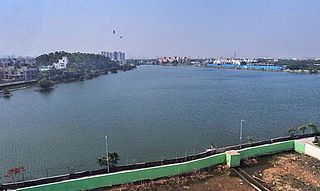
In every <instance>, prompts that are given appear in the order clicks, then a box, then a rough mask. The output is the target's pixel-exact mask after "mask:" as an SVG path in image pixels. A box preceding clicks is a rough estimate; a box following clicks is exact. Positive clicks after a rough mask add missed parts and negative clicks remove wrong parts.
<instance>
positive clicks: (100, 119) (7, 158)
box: [0, 66, 320, 178]
mask: <svg viewBox="0 0 320 191" xmlns="http://www.w3.org/2000/svg"><path fill="white" fill-rule="evenodd" d="M319 79H320V77H319V75H299V74H289V73H274V72H256V71H238V70H219V69H211V68H191V67H188V68H186V67H162V66H141V67H139V68H138V69H136V70H134V71H130V72H122V73H118V74H114V75H108V76H101V77H98V78H96V79H93V80H88V81H83V82H74V83H65V84H59V87H58V88H57V89H55V90H54V91H52V92H50V93H41V92H35V91H34V89H32V88H31V89H25V90H21V91H17V92H14V96H13V97H12V98H10V99H9V100H7V99H0V121H1V122H0V153H1V157H0V173H1V174H3V173H4V171H5V170H6V169H8V168H10V167H13V166H16V165H20V164H21V165H24V166H25V167H26V169H27V171H26V173H27V174H26V176H27V177H28V178H32V177H37V176H44V175H45V168H49V170H48V172H49V175H53V174H60V173H67V172H68V170H67V167H68V166H71V167H73V168H74V170H84V169H94V168H97V165H96V158H97V157H99V156H101V155H103V154H104V152H105V148H104V145H105V142H104V136H105V135H108V137H109V149H110V150H111V151H115V152H118V153H119V155H120V158H121V159H122V160H121V162H122V163H127V162H129V163H131V162H141V161H145V160H159V159H160V158H161V157H162V158H170V157H175V156H176V155H179V156H183V155H184V154H185V152H187V153H188V154H193V153H194V152H200V151H203V150H205V148H206V147H208V145H209V144H210V143H211V142H213V143H215V144H216V145H218V146H223V145H231V144H235V143H238V137H239V122H240V119H245V120H246V123H245V124H244V137H247V136H249V135H250V136H253V137H254V139H255V140H257V139H265V138H270V137H275V136H281V135H285V134H287V132H286V129H287V128H288V127H292V126H298V125H300V124H303V123H306V122H309V121H314V122H317V123H318V124H319V125H320V121H319V115H320V109H319V108H320V102H319V101H318V100H319V98H320V97H319V95H320V81H319ZM57 167H59V168H57ZM71 169H72V168H71Z"/></svg>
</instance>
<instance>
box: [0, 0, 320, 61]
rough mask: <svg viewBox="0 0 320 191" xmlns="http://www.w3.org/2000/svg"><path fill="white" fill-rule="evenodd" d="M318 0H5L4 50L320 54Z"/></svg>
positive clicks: (0, 35) (0, 39)
mask: <svg viewBox="0 0 320 191" xmlns="http://www.w3.org/2000/svg"><path fill="white" fill-rule="evenodd" d="M319 7H320V1H318V0H308V1H306V0H269V1H258V0H226V1H217V0H199V1H195V0H194V1H191V0H186V1H179V0H161V1H160V0H139V1H134V0H107V1H104V0H92V1H78V0H69V1H67V0H48V1H47V0H2V1H1V2H0V10H1V11H0V23H1V30H0V56H3V55H12V54H14V55H16V56H38V55H41V54H44V53H49V52H55V51H66V52H90V53H100V52H101V51H104V50H111V51H121V52H125V53H126V57H127V58H132V57H134V58H143V57H145V58H155V57H163V56H187V57H220V56H222V57H231V56H233V55H234V54H236V55H237V56H239V57H250V58H252V57H280V58H288V57H296V58H303V57H308V58H309V57H311V58H319V57H320V35H319V34H320V20H319V18H320V11H319V10H318V8H319Z"/></svg>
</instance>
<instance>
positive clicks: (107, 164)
mask: <svg viewBox="0 0 320 191" xmlns="http://www.w3.org/2000/svg"><path fill="white" fill-rule="evenodd" d="M105 138H106V155H107V169H108V173H109V153H108V136H105Z"/></svg>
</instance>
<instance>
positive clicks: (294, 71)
mask: <svg viewBox="0 0 320 191" xmlns="http://www.w3.org/2000/svg"><path fill="white" fill-rule="evenodd" d="M158 66H169V67H195V68H215V69H225V70H242V71H257V72H279V73H280V72H286V73H294V74H320V72H319V73H309V71H308V70H304V71H302V70H261V69H244V68H235V67H233V68H227V67H215V66H195V65H178V66H173V65H162V64H159V65H158Z"/></svg>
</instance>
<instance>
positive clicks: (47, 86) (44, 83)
mask: <svg viewBox="0 0 320 191" xmlns="http://www.w3.org/2000/svg"><path fill="white" fill-rule="evenodd" d="M53 85H54V83H53V81H51V80H48V79H47V78H43V79H41V80H39V81H38V86H39V87H41V88H42V89H46V90H47V89H50V88H51V87H52V86H53Z"/></svg>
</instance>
